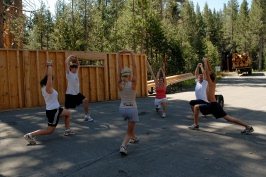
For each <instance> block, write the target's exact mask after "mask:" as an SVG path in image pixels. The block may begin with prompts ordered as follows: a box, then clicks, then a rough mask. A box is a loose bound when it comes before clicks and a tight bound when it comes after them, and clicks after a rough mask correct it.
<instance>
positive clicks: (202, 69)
mask: <svg viewBox="0 0 266 177" xmlns="http://www.w3.org/2000/svg"><path fill="white" fill-rule="evenodd" d="M198 66H199V68H200V70H201V73H202V75H203V79H204V80H206V73H205V70H204V68H203V64H202V63H199V64H198Z"/></svg>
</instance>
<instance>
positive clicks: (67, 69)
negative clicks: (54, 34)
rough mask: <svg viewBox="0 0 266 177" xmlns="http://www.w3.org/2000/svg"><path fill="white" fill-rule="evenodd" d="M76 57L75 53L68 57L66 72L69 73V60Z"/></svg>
mask: <svg viewBox="0 0 266 177" xmlns="http://www.w3.org/2000/svg"><path fill="white" fill-rule="evenodd" d="M72 57H74V56H73V55H69V56H68V57H67V58H66V61H65V70H66V73H67V74H68V73H69V60H70V59H71V58H72Z"/></svg>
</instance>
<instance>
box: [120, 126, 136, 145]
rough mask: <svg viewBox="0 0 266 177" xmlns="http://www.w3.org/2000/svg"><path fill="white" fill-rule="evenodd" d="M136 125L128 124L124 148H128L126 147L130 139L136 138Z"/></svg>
mask: <svg viewBox="0 0 266 177" xmlns="http://www.w3.org/2000/svg"><path fill="white" fill-rule="evenodd" d="M135 124H136V122H128V126H127V135H126V136H125V138H124V141H123V143H122V146H124V147H126V145H127V143H128V142H129V140H130V138H131V137H135V133H134V127H135Z"/></svg>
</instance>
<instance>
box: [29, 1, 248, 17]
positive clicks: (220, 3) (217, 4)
mask: <svg viewBox="0 0 266 177" xmlns="http://www.w3.org/2000/svg"><path fill="white" fill-rule="evenodd" d="M40 1H41V0H31V1H30V2H31V5H32V8H36V9H38V7H39V6H40ZM66 1H69V0H66ZM190 1H192V2H193V3H194V6H195V7H196V5H197V3H198V4H199V6H200V10H201V11H202V10H203V8H204V6H205V3H206V2H207V4H208V6H209V9H211V10H213V9H214V8H215V9H216V10H217V11H219V10H222V9H223V5H224V4H227V3H228V1H230V0H190ZM242 1H243V0H238V4H239V6H240V5H241V3H242ZM43 2H45V3H46V5H47V7H49V8H50V12H51V13H52V14H54V6H55V3H56V0H43ZM247 2H248V4H249V8H250V6H251V2H252V0H247Z"/></svg>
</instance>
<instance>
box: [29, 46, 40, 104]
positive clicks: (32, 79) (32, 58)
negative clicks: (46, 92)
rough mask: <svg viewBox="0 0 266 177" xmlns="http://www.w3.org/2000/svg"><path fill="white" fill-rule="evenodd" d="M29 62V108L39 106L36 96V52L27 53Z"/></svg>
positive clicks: (37, 95)
mask: <svg viewBox="0 0 266 177" xmlns="http://www.w3.org/2000/svg"><path fill="white" fill-rule="evenodd" d="M29 60H30V66H29V68H30V80H29V84H30V89H31V93H30V98H31V107H36V106H39V94H38V85H39V83H38V74H36V73H37V72H39V71H38V70H37V62H36V61H37V60H36V51H29Z"/></svg>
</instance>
